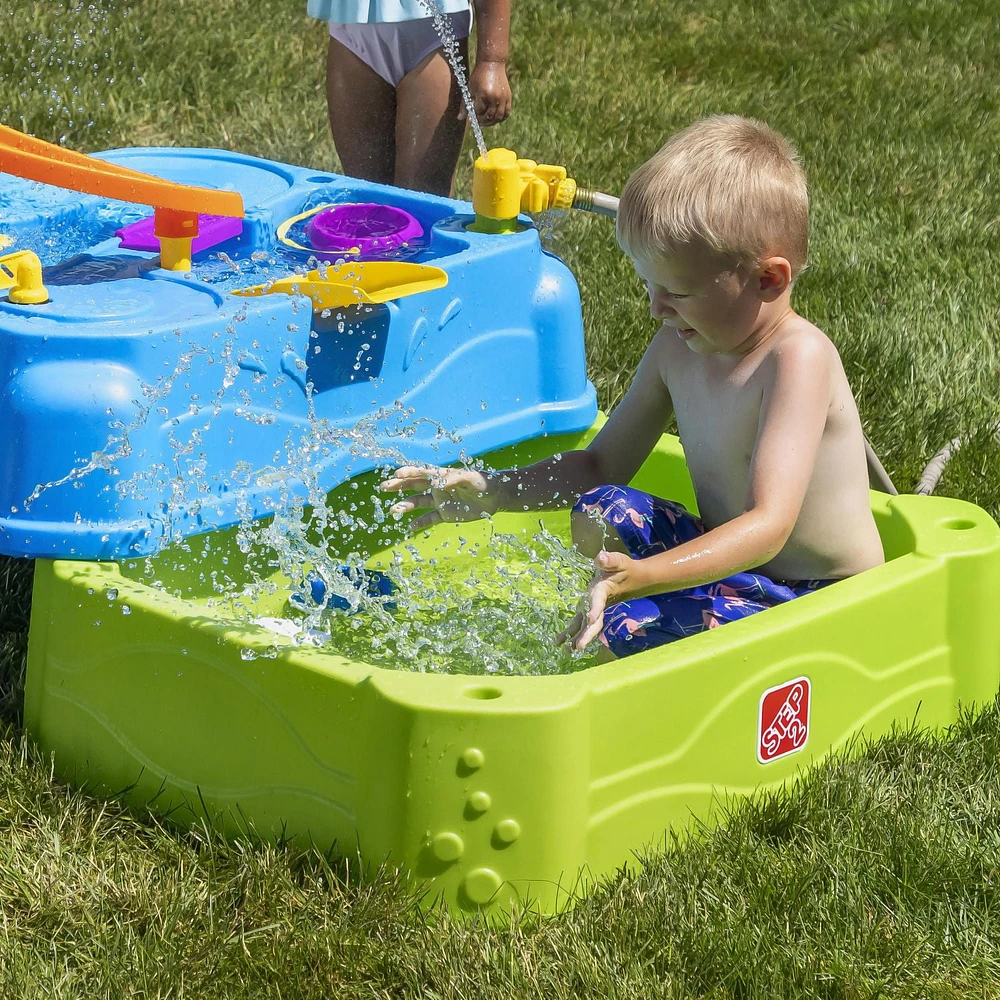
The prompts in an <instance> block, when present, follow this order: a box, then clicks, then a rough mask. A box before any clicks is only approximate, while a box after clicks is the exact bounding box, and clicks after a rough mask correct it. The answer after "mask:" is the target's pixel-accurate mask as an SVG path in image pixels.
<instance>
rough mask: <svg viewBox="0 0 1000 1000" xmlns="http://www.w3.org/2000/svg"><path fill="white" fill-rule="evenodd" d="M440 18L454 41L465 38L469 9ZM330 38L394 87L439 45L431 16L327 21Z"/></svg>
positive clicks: (470, 27)
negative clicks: (361, 20) (412, 18)
mask: <svg viewBox="0 0 1000 1000" xmlns="http://www.w3.org/2000/svg"><path fill="white" fill-rule="evenodd" d="M444 17H445V19H446V20H447V21H448V23H449V25H450V26H451V31H452V34H453V35H454V36H455V38H456V40H459V39H462V38H468V37H469V32H470V31H471V30H472V10H471V9H469V10H467V11H460V12H459V13H457V14H445V15H444ZM330 37H331V38H336V39H337V41H338V42H340V44H341V45H343V46H345V47H346V48H348V49H350V50H351V51H352V52H353V53H354V54H355V55H356V56H357V57H358V58H359V59H360V60H361V61H362V62H363V63H365V64H366V65H367V66H370V67H371V68H372V69H373V70H374V71H375V72H376V73H378V75H379V76H380V77H382V79H383V80H385V81H386V83H388V84H389V85H390V86H393V87H398V86H399V81H400V80H402V79H403V77H404V76H406V74H407V73H409V72H410V71H411V70H413V69H415V68H416V67H417V66H419V65H420V64H421V63H422V62H423V61H424V59H426V58H427V56H429V55H430V54H431V53H432V52H433V51H434V50H435V49H439V48H441V38H440V36H439V35H438V33H437V31H435V29H434V19H433V18H431V17H421V18H419V19H418V20H415V21H381V22H373V23H369V24H338V23H336V22H335V21H331V22H330Z"/></svg>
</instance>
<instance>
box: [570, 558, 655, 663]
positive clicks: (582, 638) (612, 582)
mask: <svg viewBox="0 0 1000 1000" xmlns="http://www.w3.org/2000/svg"><path fill="white" fill-rule="evenodd" d="M640 562H641V560H639V559H632V558H631V557H630V556H627V555H624V554H623V553H621V552H598V553H597V558H596V559H595V560H594V565H595V566H596V567H597V572H596V573H595V574H594V578H593V579H592V580H591V581H590V586H589V587H588V588H587V593H586V595H585V597H584V599H583V601H582V602H581V603H582V605H583V610H581V611H580V612H578V613H577V614H576V615H575V616H574V618H573V620H572V621H571V622H570V623H569V625H567V626H566V628H564V629H563V630H562V632H560V633H559V635H557V636H556V643H557V644H562V643H564V642H566V641H569V642H570V644H571V645H572V646H573V647H574V649H586V648H587V646H589V645H590V643H591V642H593V641H594V639H596V638H597V637H598V636H599V635H600V634H601V629H602V628H604V610H605V608H607V606H608V605H609V604H618V603H619V602H620V601H624V600H627V599H628V598H629V597H634V596H636V595H637V592H638V591H641V590H642V589H643V587H644V586H645V585H646V581H645V580H643V579H642V578H641V577H642V573H641V571H640V569H639V564H640Z"/></svg>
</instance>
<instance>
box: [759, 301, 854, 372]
mask: <svg viewBox="0 0 1000 1000" xmlns="http://www.w3.org/2000/svg"><path fill="white" fill-rule="evenodd" d="M769 353H770V355H771V358H772V361H773V365H774V367H773V371H774V374H775V375H776V376H778V377H781V376H788V375H795V376H801V375H802V374H803V373H805V372H815V373H817V374H820V373H825V374H828V375H834V374H836V373H840V372H842V371H843V366H842V365H841V361H840V354H839V352H838V351H837V348H836V347H835V346H834V344H833V341H832V340H830V338H829V337H828V336H827V335H826V334H825V333H824V332H823V331H822V330H821V329H820V328H819V327H818V326H814V325H813V324H812V323H810V322H809V321H808V320H807V319H803V318H802V317H801V316H797V315H796V316H792V317H791V318H790V319H789V321H788V323H787V324H786V325H785V327H784V328H783V329H782V330H781V332H780V333H779V335H778V336H777V337H775V339H774V341H773V342H772V344H771V345H770V350H769Z"/></svg>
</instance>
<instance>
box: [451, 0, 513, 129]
mask: <svg viewBox="0 0 1000 1000" xmlns="http://www.w3.org/2000/svg"><path fill="white" fill-rule="evenodd" d="M474 3H475V8H476V21H477V25H476V62H475V65H474V66H473V69H472V73H471V74H470V76H469V91H470V92H471V94H472V99H473V103H474V105H475V108H476V117H477V118H478V119H479V121H480V122H481V123H482V124H483V125H496V124H498V123H499V122H502V121H504V120H505V119H506V118H507V117H508V116H509V115H510V109H511V103H512V99H511V93H510V83H509V82H508V81H507V57H508V46H509V40H510V0H474ZM459 114H460V116H463V113H462V111H460V112H459Z"/></svg>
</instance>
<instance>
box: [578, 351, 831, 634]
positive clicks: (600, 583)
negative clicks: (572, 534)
mask: <svg viewBox="0 0 1000 1000" xmlns="http://www.w3.org/2000/svg"><path fill="white" fill-rule="evenodd" d="M828 351H829V348H828V346H827V345H825V344H824V343H823V342H822V341H821V340H820V339H819V338H813V337H798V338H794V339H792V340H791V341H789V342H788V343H786V344H783V345H782V346H781V347H780V348H779V349H778V350H777V351H776V352H775V355H774V362H773V363H774V374H773V377H772V379H771V382H770V384H769V385H768V386H767V388H766V389H765V391H764V395H763V399H762V401H761V408H760V419H759V423H758V429H757V439H756V443H755V445H754V452H753V457H752V459H751V462H750V475H749V483H748V489H747V500H746V509H745V511H744V513H742V514H740V515H739V516H738V517H735V518H733V519H732V520H731V521H727V522H726V523H725V524H722V525H720V526H719V527H717V528H713V529H712V530H711V531H708V532H706V533H705V534H704V535H702V536H701V537H699V538H696V539H694V540H692V541H690V542H685V543H684V544H683V545H679V546H677V547H676V548H674V549H671V550H670V551H668V552H663V553H660V554H658V555H655V556H650V557H649V558H647V559H630V558H629V557H628V556H626V555H622V554H621V553H617V552H602V553H600V554H599V555H598V558H597V565H598V573H597V575H596V576H595V577H594V580H593V581H592V582H591V586H590V592H589V605H590V607H589V609H588V613H587V615H586V620H585V621H576V622H574V624H573V625H571V626H570V627H569V628H568V629H567V630H566V632H565V633H563V636H564V637H567V638H569V637H571V636H572V635H573V634H574V633H576V636H577V637H576V639H575V640H574V645H576V646H577V648H579V649H582V648H584V646H586V645H587V644H588V643H589V642H590V641H591V640H592V639H593V638H595V637H596V635H597V633H598V632H600V630H601V626H602V623H603V616H604V609H605V607H606V606H607V605H609V604H614V603H617V602H619V601H623V600H628V599H629V598H634V597H642V596H644V595H647V594H658V593H665V592H668V591H672V590H683V589H684V588H686V587H696V586H699V585H701V584H705V583H712V582H714V581H716V580H721V579H722V578H723V577H727V576H730V575H732V574H733V573H740V572H743V571H745V570H749V569H753V568H754V567H757V566H761V565H762V564H764V563H767V562H769V561H770V560H771V559H773V558H774V557H775V556H776V555H778V553H779V552H781V550H782V548H784V546H785V543H786V542H787V541H788V538H789V536H790V535H791V533H792V530H793V529H794V527H795V522H796V521H797V519H798V516H799V511H800V510H801V508H802V503H803V500H804V499H805V495H806V490H807V489H808V487H809V481H810V479H811V477H812V472H813V467H814V466H815V463H816V454H817V452H818V450H819V445H820V441H821V440H822V437H823V430H824V428H825V426H826V420H827V413H828V410H829V406H830V390H831V384H832V383H831V376H832V371H833V369H832V363H831V358H830V355H829V353H828ZM577 629H579V631H577Z"/></svg>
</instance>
